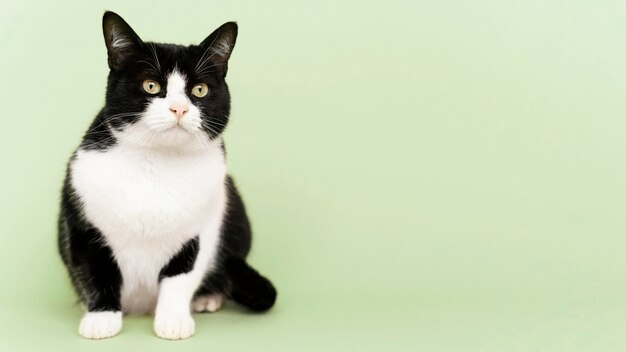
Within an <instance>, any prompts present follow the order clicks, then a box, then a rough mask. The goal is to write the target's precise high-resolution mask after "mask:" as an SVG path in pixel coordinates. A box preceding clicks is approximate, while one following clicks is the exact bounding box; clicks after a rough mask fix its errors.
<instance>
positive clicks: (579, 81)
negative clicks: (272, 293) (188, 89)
mask: <svg viewBox="0 0 626 352" xmlns="http://www.w3.org/2000/svg"><path fill="white" fill-rule="evenodd" d="M105 9H111V10H114V11H116V12H118V13H120V14H121V15H122V16H123V17H124V18H125V19H126V20H127V21H128V22H129V23H130V24H131V26H133V28H134V29H135V30H136V31H137V32H138V34H139V35H140V36H142V38H143V39H145V40H155V41H162V42H175V43H183V44H189V43H198V42H200V41H201V40H202V39H204V38H205V36H207V35H208V34H209V33H211V31H212V30H213V29H215V28H216V27H217V26H219V25H220V24H221V23H223V22H226V21H228V20H236V21H238V23H239V25H240V33H239V39H238V41H237V46H236V48H235V51H234V54H233V57H232V59H231V63H230V71H229V75H228V82H229V84H230V87H231V92H232V95H233V112H232V120H231V124H230V126H229V128H228V131H227V133H226V137H225V138H226V142H227V147H228V151H229V154H228V156H229V163H230V164H229V165H230V166H229V167H230V171H231V172H232V173H233V174H234V175H235V177H236V180H237V182H238V184H239V187H240V189H241V191H242V193H243V195H244V198H245V200H246V202H247V204H248V208H249V211H250V216H251V218H252V221H253V226H254V230H255V233H256V237H255V243H254V247H253V253H252V256H251V258H250V261H251V263H252V264H253V265H255V266H256V267H258V268H259V269H260V270H261V271H262V272H263V273H265V274H267V275H268V276H269V277H271V278H272V279H273V280H274V282H275V284H276V285H277V287H278V289H279V291H280V292H279V300H278V302H277V305H276V307H275V309H273V310H272V311H271V312H269V313H268V314H263V315H252V314H249V313H246V312H244V311H243V310H241V309H239V308H238V307H236V306H235V305H233V304H229V305H227V306H226V307H225V308H224V309H223V310H222V311H220V312H219V313H216V314H210V315H209V314H205V315H201V316H197V318H196V319H197V320H196V322H197V327H196V336H194V337H193V338H191V339H189V340H185V341H179V342H170V341H164V340H160V339H158V338H156V337H155V336H154V335H153V333H152V325H151V320H150V318H149V317H129V318H127V319H125V325H124V328H123V330H122V332H121V334H120V335H119V336H117V337H115V338H112V339H108V340H103V341H88V340H84V339H82V338H80V337H79V336H78V333H77V327H78V322H79V319H80V316H81V310H80V308H79V307H78V306H77V305H75V304H74V303H73V302H74V296H73V292H72V291H71V289H70V286H69V281H68V279H67V275H66V272H65V270H64V268H63V267H62V264H61V261H60V259H59V258H58V256H57V253H56V243H55V236H56V234H55V221H56V215H57V211H58V205H57V204H58V199H59V190H60V185H61V182H62V178H63V175H64V168H65V162H66V160H67V158H68V157H69V155H70V153H71V152H72V150H73V148H75V147H76V145H77V144H78V142H79V140H80V137H81V135H82V133H83V132H84V131H85V130H86V128H87V126H88V125H89V123H90V121H91V120H92V118H93V117H94V116H95V114H96V112H97V111H98V110H99V109H100V107H101V106H102V104H103V98H104V87H105V82H106V74H107V70H108V69H107V65H106V51H105V47H104V43H103V39H102V34H101V16H102V13H103V11H104V10H105ZM625 92H626V3H625V2H623V1H591V0H587V1H583V0H573V1H562V0H526V1H500V0H491V1H479V2H477V1H451V0H443V1H405V2H401V1H381V2H364V1H353V2H348V1H311V2H296V1H282V2H279V1H255V2H252V1H250V2H238V1H219V2H218V1H212V0H211V1H209V0H205V1H197V2H186V1H149V2H148V1H145V2H140V1H124V2H122V1H117V2H107V3H104V2H94V1H78V0H76V1H55V2H52V1H50V2H44V1H41V2H38V3H37V2H34V1H11V2H8V1H7V0H2V2H1V4H0V106H1V108H2V112H0V118H1V120H2V124H1V125H0V126H1V127H0V157H1V159H0V161H1V164H0V165H1V172H0V190H1V197H2V200H1V202H0V214H1V215H0V216H1V218H0V220H1V221H0V233H1V239H0V241H1V242H0V249H1V250H2V255H1V256H0V258H1V261H2V262H1V266H2V277H1V278H0V288H1V293H0V350H2V351H29V350H42V351H44V350H45V351H50V350H63V351H79V350H86V349H89V350H90V351H100V350H102V351H112V350H118V351H126V350H129V349H131V348H133V349H136V350H137V351H160V350H172V349H180V350H186V351H195V350H198V351H237V350H242V351H624V350H625V349H626V302H625V300H626V256H625V255H624V253H625V250H626V217H625V216H624V209H625V201H626V157H625V156H626V138H625V137H626V133H625V130H626V118H625V117H626V116H625V106H624V98H625Z"/></svg>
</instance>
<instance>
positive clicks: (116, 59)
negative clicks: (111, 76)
mask: <svg viewBox="0 0 626 352" xmlns="http://www.w3.org/2000/svg"><path fill="white" fill-rule="evenodd" d="M102 32H103V33H104V42H105V43H106V46H107V52H108V54H109V68H111V70H118V69H120V68H121V67H122V65H123V64H124V63H125V62H126V61H127V60H128V58H130V57H132V56H133V55H134V54H136V53H137V52H139V49H140V48H141V46H142V45H143V43H142V41H141V39H140V38H139V36H138V35H137V34H136V33H135V31H133V29H132V28H130V26H129V25H128V23H126V21H124V19H123V18H122V17H120V16H119V15H118V14H116V13H115V12H111V11H107V12H105V13H104V16H102Z"/></svg>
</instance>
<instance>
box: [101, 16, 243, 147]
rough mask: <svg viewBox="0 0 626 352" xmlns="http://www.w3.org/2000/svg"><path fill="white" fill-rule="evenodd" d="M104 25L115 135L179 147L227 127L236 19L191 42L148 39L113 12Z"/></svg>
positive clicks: (108, 118) (107, 111) (109, 114)
mask: <svg viewBox="0 0 626 352" xmlns="http://www.w3.org/2000/svg"><path fill="white" fill-rule="evenodd" d="M102 27H103V32H104V40H105V43H106V47H107V52H108V63H109V68H110V73H109V77H108V83H107V92H106V105H105V108H104V110H103V119H104V120H105V124H107V125H109V126H110V128H111V130H112V134H113V135H114V137H115V139H116V140H118V141H119V142H126V143H135V144H139V145H144V146H165V147H175V146H183V145H187V144H192V143H197V142H200V143H202V142H203V141H202V140H206V139H207V138H208V139H215V137H217V136H219V135H220V134H221V133H222V131H223V130H224V128H225V126H226V124H227V122H228V116H229V113H230V94H229V92H228V86H227V85H226V82H225V79H224V78H225V76H226V71H227V69H228V59H229V58H230V54H231V53H232V50H233V47H234V46H235V40H236V38H237V25H236V24H235V23H234V22H228V23H225V24H223V25H222V26H221V27H219V28H218V29H216V30H215V31H214V32H213V33H212V34H211V35H209V36H208V37H207V38H206V39H204V40H203V41H202V42H201V43H200V44H199V45H190V46H182V45H173V44H157V43H151V42H144V41H142V40H141V39H140V38H139V36H138V35H137V34H136V33H135V31H133V29H132V28H131V27H130V26H129V25H128V24H127V23H126V22H125V21H124V20H123V19H122V18H121V17H120V16H119V15H117V14H115V13H113V12H106V13H105V14H104V17H103V19H102Z"/></svg>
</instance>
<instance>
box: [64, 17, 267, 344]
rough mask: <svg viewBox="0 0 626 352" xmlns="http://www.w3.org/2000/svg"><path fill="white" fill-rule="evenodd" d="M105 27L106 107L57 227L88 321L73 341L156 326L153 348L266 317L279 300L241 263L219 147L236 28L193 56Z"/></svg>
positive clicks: (243, 223) (194, 48)
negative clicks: (255, 314) (228, 314)
mask: <svg viewBox="0 0 626 352" xmlns="http://www.w3.org/2000/svg"><path fill="white" fill-rule="evenodd" d="M102 27H103V33H104V40H105V44H106V48H107V53H108V66H109V69H110V71H109V75H108V80H107V88H106V98H105V105H104V108H102V110H101V111H100V112H99V113H98V115H97V116H96V118H95V120H94V121H93V123H92V124H91V125H90V127H89V129H88V130H87V132H86V133H85V135H84V137H83V139H82V142H81V143H80V145H79V147H78V148H77V150H76V151H75V152H74V153H73V154H72V156H71V158H70V160H69V163H68V167H67V174H66V178H65V182H64V184H63V189H62V195H61V209H60V214H59V221H58V245H59V251H60V254H61V258H62V260H63V263H64V264H65V266H66V268H67V270H68V272H69V276H70V281H71V283H72V286H73V287H74V289H75V291H76V293H77V295H78V297H79V301H80V302H81V303H82V305H83V306H84V307H85V310H86V312H85V314H84V316H83V318H82V319H81V321H80V324H79V334H80V335H81V336H83V337H85V338H89V339H101V338H107V337H111V336H114V335H116V334H117V333H119V332H120V330H121V329H122V316H123V315H124V314H131V313H132V314H154V322H153V328H154V332H155V333H156V335H157V336H158V337H161V338H165V339H184V338H187V337H190V336H191V335H193V334H194V332H195V323H194V320H193V317H192V314H191V313H192V310H193V311H195V312H205V311H209V312H214V311H216V310H218V309H219V308H220V307H221V306H222V304H223V302H224V300H225V299H232V300H234V301H235V302H237V303H239V304H241V305H243V306H245V307H247V308H249V309H250V310H252V311H259V312H260V311H266V310H268V309H270V308H271V307H272V306H273V305H274V302H275V300H276V295H277V293H276V289H275V288H274V286H273V285H272V283H271V282H270V281H269V280H268V279H267V278H265V277H263V276H262V275H260V274H259V273H258V272H257V271H256V270H255V269H253V268H252V267H251V266H250V265H249V264H248V263H247V262H246V256H247V255H248V252H249V251H250V245H251V229H250V223H249V221H248V218H247V215H246V211H245V207H244V203H243V201H242V198H241V196H240V195H239V193H238V192H237V189H236V187H235V184H234V182H233V179H232V178H231V177H230V176H229V175H228V174H227V172H226V161H225V149H224V143H223V140H222V132H223V131H224V128H225V127H226V125H227V123H228V118H229V113H230V93H229V90H228V86H227V84H226V82H225V77H226V72H227V69H228V59H229V58H230V55H231V53H232V50H233V47H234V45H235V41H236V38H237V31H238V27H237V24H236V23H234V22H227V23H225V24H223V25H222V26H220V27H219V28H218V29H216V30H215V31H214V32H213V33H212V34H211V35H209V36H208V37H207V38H206V39H204V40H203V41H202V42H201V43H200V44H199V45H190V46H181V45H174V44H157V43H152V42H144V41H142V40H141V39H140V38H139V36H138V35H137V34H136V33H135V32H134V31H133V29H132V28H131V27H130V26H129V25H128V24H127V23H126V22H125V21H124V19H122V17H120V16H119V15H117V14H116V13H114V12H109V11H107V12H105V14H104V16H103V19H102Z"/></svg>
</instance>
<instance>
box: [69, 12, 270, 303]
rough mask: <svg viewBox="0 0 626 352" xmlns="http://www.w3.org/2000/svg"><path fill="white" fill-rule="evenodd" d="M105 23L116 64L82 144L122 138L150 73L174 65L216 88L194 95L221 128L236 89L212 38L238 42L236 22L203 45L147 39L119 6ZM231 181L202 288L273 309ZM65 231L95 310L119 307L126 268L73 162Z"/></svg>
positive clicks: (142, 101) (183, 255)
mask: <svg viewBox="0 0 626 352" xmlns="http://www.w3.org/2000/svg"><path fill="white" fill-rule="evenodd" d="M103 31H104V36H105V43H106V45H107V50H108V57H109V61H108V64H109V68H110V73H109V76H108V82H107V90H106V99H105V106H104V107H103V108H102V110H101V111H100V112H99V113H98V115H97V116H96V118H95V119H94V121H93V123H92V124H91V125H90V127H89V129H88V131H87V132H86V133H85V135H84V137H83V140H82V143H81V144H80V146H79V149H83V150H90V149H96V150H99V151H102V152H106V150H107V149H109V148H111V147H112V146H115V145H116V142H117V141H116V140H115V137H114V131H115V130H121V129H123V128H124V127H125V126H127V125H130V124H133V123H134V122H136V121H137V120H138V118H139V114H140V113H141V112H143V111H144V109H145V108H146V106H147V104H148V103H149V100H150V99H151V98H152V97H153V96H151V95H149V94H148V93H146V92H145V91H144V90H143V88H142V84H141V82H143V81H144V80H146V79H151V80H155V81H158V82H164V80H165V79H166V77H167V76H168V75H169V73H171V72H172V71H173V70H174V68H176V69H177V70H178V71H179V72H181V73H183V74H184V75H186V76H187V78H188V80H187V81H188V87H186V89H187V90H188V91H190V90H191V88H192V87H193V84H194V83H195V82H205V83H206V84H207V85H208V87H209V89H210V94H208V95H207V96H205V97H203V98H197V97H195V96H193V95H191V94H189V98H190V99H191V100H192V103H193V104H194V105H196V106H197V107H198V108H199V109H200V111H201V112H202V116H203V120H205V121H208V122H210V126H211V127H210V128H209V127H204V132H205V133H206V134H207V135H208V136H209V137H210V138H216V137H218V136H220V135H221V133H222V132H223V130H224V128H225V126H226V125H227V123H228V116H229V113H230V94H229V91H228V86H227V84H226V81H225V77H226V73H227V70H228V59H229V56H230V52H229V53H224V52H221V51H219V50H216V49H214V48H213V45H214V43H220V42H225V43H228V44H230V46H231V48H232V46H234V44H235V40H236V37H237V25H236V24H235V23H233V22H229V23H226V24H224V25H222V26H221V27H220V28H218V29H217V30H216V31H215V32H213V34H211V35H210V36H209V37H207V38H206V39H205V40H204V41H203V42H202V43H201V44H200V45H190V46H181V45H173V44H157V43H149V42H143V41H142V40H141V39H140V38H139V36H137V34H136V33H135V32H134V31H133V30H132V29H131V28H130V26H128V24H126V22H124V20H123V19H122V18H121V17H119V16H118V15H116V14H114V13H112V12H107V13H105V15H104V17H103ZM116 36H117V37H116ZM120 39H121V40H124V41H125V42H124V43H125V45H123V46H121V47H116V46H115V42H116V40H120ZM202 62H206V63H207V64H205V65H202ZM199 65H200V67H201V69H199V70H198V69H197V68H198V66H199ZM161 86H162V91H161V92H160V93H158V96H164V95H165V94H166V90H167V87H166V85H165V84H162V85H161ZM71 162H72V160H70V165H71ZM226 183H227V187H228V189H229V204H228V207H227V214H226V216H225V219H224V223H223V226H222V235H221V241H220V248H219V253H218V263H217V269H216V270H215V271H214V272H212V273H211V274H210V275H208V276H207V277H206V278H205V279H204V281H203V284H202V286H201V287H200V288H199V289H198V290H197V293H196V294H197V295H198V294H203V293H209V292H221V293H224V294H226V295H227V297H230V298H232V299H234V300H235V301H237V302H239V303H241V304H242V305H244V306H246V307H248V308H250V309H252V310H254V311H262V310H267V309H269V308H270V307H271V306H272V305H273V304H274V301H275V299H276V290H275V289H274V287H273V286H272V284H271V283H270V282H269V280H267V279H265V278H264V277H262V276H261V275H260V274H258V273H257V272H256V271H255V270H254V269H252V268H251V267H250V266H249V265H248V264H247V263H246V262H245V258H246V257H247V255H248V252H249V251H250V246H251V230H250V223H249V221H248V218H247V215H246V212H245V207H244V204H243V201H242V199H241V197H240V195H239V193H238V192H237V190H236V188H235V185H234V183H233V181H232V179H231V178H230V177H228V178H227V181H226ZM58 231H59V237H58V245H59V251H60V253H61V257H62V259H63V262H64V264H65V266H66V267H67V269H68V272H69V275H70V278H71V282H72V284H73V286H74V288H75V290H76V292H77V293H78V296H79V298H80V300H81V301H82V302H83V303H85V305H86V306H87V307H88V310H90V311H92V310H95V311H99V310H120V309H121V307H120V288H121V286H122V285H123V280H122V276H121V273H120V270H119V268H118V266H117V264H116V262H115V259H114V257H113V255H112V252H111V249H110V248H109V247H108V246H107V245H106V241H105V239H104V238H103V236H102V234H101V233H100V231H99V230H98V229H97V228H96V227H95V226H94V225H93V224H91V223H90V222H89V220H88V219H86V217H85V216H84V214H83V211H82V203H81V199H80V198H79V196H78V195H77V194H76V192H75V191H74V189H73V188H72V182H71V176H70V172H69V167H68V172H67V176H66V179H65V183H64V186H63V191H62V200H61V211H60V216H59V221H58ZM198 250H199V243H198V238H197V237H196V238H195V239H193V240H191V241H190V242H188V243H187V244H185V246H184V247H183V248H182V249H181V251H180V252H179V253H178V254H177V255H176V256H175V257H173V258H172V259H171V260H170V262H169V263H168V264H167V265H166V266H165V267H164V268H162V269H161V272H160V278H163V277H168V276H173V275H177V274H180V273H185V272H188V271H190V270H191V268H192V267H193V264H194V261H195V259H196V256H197V254H198Z"/></svg>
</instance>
